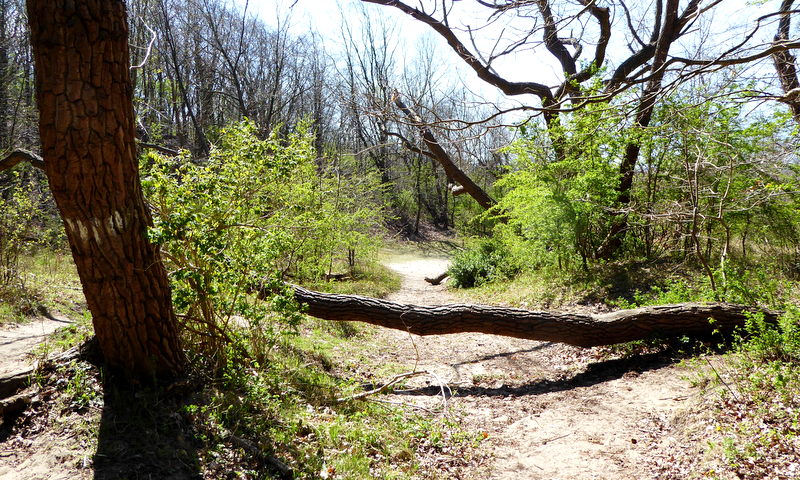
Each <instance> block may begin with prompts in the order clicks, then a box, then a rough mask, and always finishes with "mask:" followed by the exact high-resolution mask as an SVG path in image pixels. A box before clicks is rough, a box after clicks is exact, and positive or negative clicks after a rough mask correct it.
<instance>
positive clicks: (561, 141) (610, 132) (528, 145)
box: [497, 105, 624, 265]
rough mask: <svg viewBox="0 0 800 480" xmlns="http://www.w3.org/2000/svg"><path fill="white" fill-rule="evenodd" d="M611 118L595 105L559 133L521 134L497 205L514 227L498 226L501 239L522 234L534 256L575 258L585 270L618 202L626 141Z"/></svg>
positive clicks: (534, 131) (573, 117)
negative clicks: (620, 163)
mask: <svg viewBox="0 0 800 480" xmlns="http://www.w3.org/2000/svg"><path fill="white" fill-rule="evenodd" d="M613 118H614V115H613V112H612V111H610V107H609V106H608V105H594V106H591V107H588V108H586V109H584V110H582V111H581V112H576V113H573V114H571V115H570V116H569V117H568V118H566V119H565V120H564V121H563V122H562V125H561V126H560V127H553V128H550V129H549V130H544V129H538V128H534V129H523V130H522V131H521V134H522V138H520V140H518V141H516V142H515V143H514V144H512V145H511V147H509V149H508V152H509V153H511V154H512V155H513V156H514V157H515V158H516V159H517V165H516V169H515V170H514V171H512V172H511V173H509V174H508V175H506V176H505V177H503V178H502V179H501V180H500V181H499V182H498V184H497V186H498V187H499V188H501V189H503V190H504V191H505V192H506V193H505V195H504V196H503V197H502V198H501V200H500V205H499V206H500V209H501V210H502V211H504V212H506V213H507V214H508V219H509V221H508V224H507V225H502V226H500V227H498V228H500V229H502V230H504V232H503V234H502V235H503V236H504V238H506V239H510V238H511V237H512V234H513V235H516V236H518V237H519V238H520V239H521V240H522V241H524V242H526V243H527V244H528V249H529V254H530V255H531V256H538V257H540V258H546V257H549V258H552V259H557V260H558V261H559V262H562V261H570V260H571V259H572V258H574V257H576V256H577V257H580V258H581V260H582V263H583V265H586V262H587V261H588V260H589V259H591V258H592V257H593V255H594V250H595V249H596V248H597V247H598V246H599V244H600V242H601V241H602V240H603V239H604V238H605V235H604V234H605V232H606V230H607V222H608V215H607V213H606V211H605V209H606V208H607V207H610V206H612V205H613V204H614V202H615V200H616V196H617V193H616V190H615V188H616V186H617V184H618V178H619V172H618V170H619V169H618V167H617V164H616V162H617V160H618V157H617V154H618V153H619V150H620V145H621V144H622V141H623V140H624V138H623V136H621V135H619V127H618V126H617V125H616V124H615V122H614V121H613ZM554 146H556V147H559V148H560V149H561V151H562V154H561V155H560V156H559V154H558V152H557V150H556V149H554V148H553V147H554Z"/></svg>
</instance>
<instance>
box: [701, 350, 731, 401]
mask: <svg viewBox="0 0 800 480" xmlns="http://www.w3.org/2000/svg"><path fill="white" fill-rule="evenodd" d="M705 361H706V363H707V364H708V366H709V367H711V370H713V371H714V375H716V376H717V379H719V381H720V382H722V384H723V385H725V388H727V389H728V391H729V392H731V395H733V398H735V399H736V401H737V402H738V401H740V399H739V395H736V392H734V391H733V389H732V388H731V386H730V385H728V382H726V381H725V380H723V378H722V376H721V375H720V374H719V372H718V371H717V369H716V368H714V365H712V364H711V361H709V360H708V358H705Z"/></svg>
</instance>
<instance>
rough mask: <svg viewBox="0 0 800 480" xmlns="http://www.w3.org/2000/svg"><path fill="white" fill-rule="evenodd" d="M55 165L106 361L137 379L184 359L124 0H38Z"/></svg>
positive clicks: (44, 125) (44, 126)
mask: <svg viewBox="0 0 800 480" xmlns="http://www.w3.org/2000/svg"><path fill="white" fill-rule="evenodd" d="M27 6H28V18H29V22H30V27H31V44H32V47H33V55H34V64H35V68H36V98H37V101H38V104H39V111H40V118H39V131H40V135H41V143H42V156H43V158H44V167H45V173H46V174H47V178H48V180H49V184H50V188H51V190H52V193H53V198H54V199H55V202H56V205H57V206H58V209H59V212H60V213H61V216H62V218H63V219H64V224H65V229H66V234H67V240H68V242H69V245H70V249H71V250H72V256H73V258H74V260H75V264H76V267H77V270H78V275H79V276H80V279H81V283H82V285H83V291H84V293H85V295H86V301H87V303H88V306H89V310H90V311H91V313H92V319H93V323H94V329H95V333H96V335H97V338H98V340H99V344H100V349H101V352H102V354H103V357H104V361H105V363H106V365H107V366H108V367H109V368H111V369H112V370H117V371H120V372H123V373H124V374H125V376H127V377H128V378H131V379H140V380H144V379H151V378H153V377H162V376H172V375H176V374H178V373H179V372H180V371H181V370H182V368H183V364H184V356H183V351H182V349H181V346H180V343H179V338H178V329H177V321H176V317H175V314H174V312H173V309H172V303H171V298H170V289H169V283H168V281H167V276H166V271H165V269H164V266H163V265H162V263H161V260H160V258H159V255H158V252H157V250H156V248H155V247H154V246H153V245H151V244H150V243H149V242H148V241H147V238H146V236H145V234H146V229H147V227H148V226H150V225H151V224H152V219H151V217H150V214H149V212H148V211H147V209H146V207H145V203H144V198H143V195H142V191H141V186H140V184H139V175H138V169H137V161H136V141H135V138H134V135H135V126H134V113H133V104H132V97H131V95H132V87H131V83H130V73H129V68H130V65H129V59H128V24H127V18H126V12H125V3H124V2H123V1H121V0H105V1H100V0H84V1H77V2H76V1H72V0H57V1H53V0H28V2H27Z"/></svg>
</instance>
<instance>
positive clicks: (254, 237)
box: [142, 121, 383, 367]
mask: <svg viewBox="0 0 800 480" xmlns="http://www.w3.org/2000/svg"><path fill="white" fill-rule="evenodd" d="M313 139H314V138H313V135H312V134H311V133H309V130H308V128H307V126H306V125H303V124H300V125H298V126H296V128H295V130H294V131H293V132H292V133H291V134H289V135H288V137H286V138H281V137H279V136H278V134H277V133H273V134H272V135H270V136H269V137H268V138H266V139H263V140H262V139H259V138H258V137H257V135H256V128H255V126H254V125H253V124H252V123H250V122H247V121H245V122H241V123H237V124H233V125H231V126H229V127H227V128H225V129H223V130H222V131H221V132H220V135H219V138H218V143H217V145H215V147H214V148H213V149H212V152H211V156H210V158H209V159H208V160H207V161H206V162H204V163H202V164H198V163H193V162H192V161H190V159H188V158H184V157H177V158H165V157H162V156H160V155H157V154H154V153H150V154H148V155H146V156H145V157H144V158H143V159H142V170H143V172H142V185H143V188H144V191H145V195H146V196H147V198H148V200H149V202H150V203H151V205H152V207H153V210H154V213H155V215H154V226H153V228H152V229H151V230H150V232H149V235H150V238H151V240H152V241H153V242H155V243H156V244H158V245H160V247H161V252H162V256H163V257H164V258H165V263H166V264H167V267H168V269H169V274H170V280H171V284H172V291H173V300H174V304H175V307H176V309H177V310H178V312H179V313H181V314H182V318H183V319H184V320H185V321H184V325H185V327H186V328H185V331H186V332H187V335H190V336H192V337H193V338H192V339H191V340H190V342H188V343H189V344H191V345H196V346H198V349H199V350H200V351H199V352H197V353H198V357H199V358H203V359H204V360H205V361H216V362H217V363H216V364H217V366H218V367H219V366H221V365H223V364H224V358H222V357H223V354H222V353H221V352H224V349H223V348H221V347H220V345H219V343H218V341H220V339H221V341H223V343H230V342H231V341H237V342H238V340H243V341H244V342H238V343H242V344H243V348H245V349H247V350H250V352H251V353H252V354H253V355H254V356H255V357H256V358H260V357H261V356H263V355H266V354H267V353H268V352H269V351H270V350H271V348H272V346H273V344H274V342H275V341H276V334H279V333H282V332H291V331H293V327H294V325H295V324H296V321H297V319H298V318H299V317H298V314H297V306H296V305H293V303H292V301H291V299H290V297H291V296H282V295H280V292H282V291H285V288H284V287H283V283H282V282H283V281H284V280H290V281H292V282H297V283H299V282H304V281H309V280H316V279H319V278H321V277H322V276H323V275H324V273H325V272H330V271H331V270H332V269H338V268H347V269H348V270H350V271H351V272H352V271H353V270H355V269H356V266H357V262H358V261H359V260H361V259H369V258H370V255H374V253H375V252H376V251H377V248H378V246H379V244H378V237H377V236H376V235H374V234H373V233H374V230H375V229H376V228H378V225H379V224H380V223H381V222H382V220H383V207H382V205H381V204H380V203H379V202H378V201H377V200H376V199H377V198H378V189H379V187H380V184H379V182H378V181H377V179H376V176H375V175H372V174H370V173H369V172H366V173H364V172H361V174H360V175H356V172H353V171H352V169H353V168H354V167H352V166H351V165H349V164H348V159H347V158H341V159H338V161H337V162H336V163H335V164H334V167H331V170H323V171H320V169H319V167H318V165H317V163H316V161H315V159H316V155H315V152H314V149H313ZM265 283H266V284H271V285H272V288H271V289H270V291H275V292H276V293H277V295H275V296H274V297H271V298H268V299H267V301H262V300H261V299H259V298H257V297H256V295H254V290H255V289H256V288H257V287H258V286H260V285H263V284H265ZM244 319H246V322H247V324H248V327H249V331H248V332H247V335H240V334H238V333H236V329H235V328H234V327H235V326H236V325H237V324H241V323H242V321H243V320H244ZM209 337H211V338H209ZM214 339H216V340H214Z"/></svg>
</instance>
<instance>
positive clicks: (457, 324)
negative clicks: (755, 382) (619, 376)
mask: <svg viewBox="0 0 800 480" xmlns="http://www.w3.org/2000/svg"><path fill="white" fill-rule="evenodd" d="M294 296H295V299H296V300H297V301H298V302H299V303H301V304H305V305H307V306H308V310H307V311H306V313H308V314H309V315H311V316H313V317H317V318H321V319H324V320H335V321H345V322H365V323H370V324H372V325H379V326H382V327H387V328H392V329H396V330H403V331H407V332H410V333H414V334H417V335H444V334H450V333H464V332H478V333H488V334H492V335H503V336H507V337H516V338H524V339H529V340H540V341H548V342H559V343H566V344H568V345H575V346H579V347H596V346H600V345H613V344H617V343H625V342H631V341H634V340H643V339H647V338H652V337H664V338H670V337H680V336H684V335H687V336H704V335H710V334H712V333H715V332H720V333H723V334H726V333H731V332H732V331H733V330H735V329H736V328H738V327H741V326H743V325H744V324H745V321H746V319H747V315H748V314H749V313H755V312H761V313H763V314H764V316H765V318H766V319H767V320H768V321H775V320H776V319H777V316H778V312H774V311H770V310H764V309H759V308H753V307H746V306H743V305H735V304H730V303H681V304H674V305H660V306H654V307H641V308H635V309H631V310H619V311H616V312H611V313H604V314H581V313H566V312H539V311H530V310H523V309H519V308H509V307H495V306H489V305H466V304H452V305H436V306H427V305H409V304H402V303H396V302H390V301H387V300H380V299H376V298H368V297H361V296H358V295H339V294H329V293H320V292H315V291H312V290H308V289H305V288H302V287H298V286H294Z"/></svg>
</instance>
